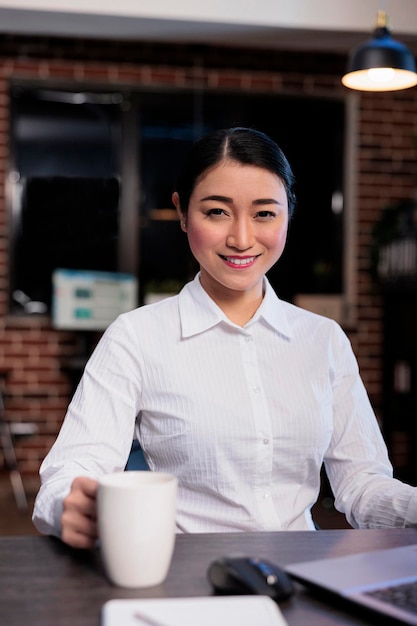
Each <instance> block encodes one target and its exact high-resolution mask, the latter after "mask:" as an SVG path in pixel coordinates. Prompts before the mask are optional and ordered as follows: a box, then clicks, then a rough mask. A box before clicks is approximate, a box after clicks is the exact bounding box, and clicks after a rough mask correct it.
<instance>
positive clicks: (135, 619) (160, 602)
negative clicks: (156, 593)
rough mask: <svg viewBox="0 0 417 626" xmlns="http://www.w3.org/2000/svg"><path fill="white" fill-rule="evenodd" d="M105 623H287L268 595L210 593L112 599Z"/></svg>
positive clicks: (116, 625) (104, 625) (263, 625)
mask: <svg viewBox="0 0 417 626" xmlns="http://www.w3.org/2000/svg"><path fill="white" fill-rule="evenodd" d="M101 624H102V626H121V625H123V626H195V625H196V624H198V626H213V625H215V626H230V625H231V624H239V626H254V624H256V626H287V622H286V621H285V619H284V617H283V615H282V613H281V610H280V608H279V607H278V605H277V604H276V603H275V602H274V601H273V600H272V599H271V598H268V597H267V596H209V597H201V598H200V597H196V598H161V599H145V600H109V601H108V602H106V603H105V604H104V605H103V609H102V621H101Z"/></svg>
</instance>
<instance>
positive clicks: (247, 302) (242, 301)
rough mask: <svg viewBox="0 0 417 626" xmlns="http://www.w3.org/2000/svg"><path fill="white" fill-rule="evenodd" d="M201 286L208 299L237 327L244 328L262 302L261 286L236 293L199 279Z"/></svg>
mask: <svg viewBox="0 0 417 626" xmlns="http://www.w3.org/2000/svg"><path fill="white" fill-rule="evenodd" d="M200 280H201V284H202V286H203V288H204V290H205V291H206V292H207V293H208V295H209V296H210V298H211V299H212V300H214V302H215V303H216V304H217V306H218V307H220V308H221V310H222V311H223V313H224V314H225V315H226V316H227V317H228V319H229V320H230V321H231V322H233V323H234V324H237V325H238V326H242V327H243V326H245V324H247V323H248V322H249V320H251V319H252V317H253V316H254V315H255V313H256V311H257V310H258V308H259V306H260V305H261V302H262V300H263V296H264V294H263V289H262V287H263V284H262V282H261V284H260V285H257V286H256V287H254V288H253V289H251V290H248V291H237V290H232V289H226V288H223V287H222V286H221V285H208V284H206V282H207V281H205V280H204V278H203V277H201V279H200Z"/></svg>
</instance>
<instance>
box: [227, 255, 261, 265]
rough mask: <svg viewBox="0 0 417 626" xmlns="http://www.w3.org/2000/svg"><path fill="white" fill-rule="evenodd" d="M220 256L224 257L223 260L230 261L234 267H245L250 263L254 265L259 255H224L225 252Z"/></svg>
mask: <svg viewBox="0 0 417 626" xmlns="http://www.w3.org/2000/svg"><path fill="white" fill-rule="evenodd" d="M219 256H220V258H222V259H223V261H226V263H228V264H229V265H232V266H233V267H242V268H243V267H247V266H248V265H252V264H253V263H254V262H255V261H256V259H257V258H258V256H259V255H257V256H246V257H240V256H224V255H223V254H220V255H219Z"/></svg>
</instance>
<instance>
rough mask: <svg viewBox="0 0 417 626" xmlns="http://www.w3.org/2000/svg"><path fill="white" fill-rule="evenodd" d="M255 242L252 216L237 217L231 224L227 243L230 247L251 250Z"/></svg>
mask: <svg viewBox="0 0 417 626" xmlns="http://www.w3.org/2000/svg"><path fill="white" fill-rule="evenodd" d="M254 242H255V239H254V234H253V230H252V225H251V222H250V218H247V217H245V218H239V219H235V220H234V221H233V223H232V224H231V226H230V229H229V232H228V235H227V240H226V243H227V245H228V246H229V248H235V249H236V250H240V251H243V250H249V248H251V247H252V246H253V244H254Z"/></svg>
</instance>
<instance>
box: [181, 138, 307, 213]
mask: <svg viewBox="0 0 417 626" xmlns="http://www.w3.org/2000/svg"><path fill="white" fill-rule="evenodd" d="M224 159H230V160H232V161H236V162H237V163H242V164H243V165H255V166H256V167H261V168H263V169H266V170H269V171H270V172H272V173H273V174H276V175H277V176H278V177H279V178H280V179H281V181H282V183H283V185H284V187H285V191H286V193H287V198H288V214H289V218H291V217H292V215H293V213H294V208H295V194H294V182H295V180H294V174H293V172H292V169H291V166H290V164H289V163H288V160H287V158H286V156H285V154H284V153H283V152H282V150H281V148H279V147H278V146H277V144H276V143H275V141H273V140H272V139H271V138H270V137H268V135H266V134H265V133H262V132H260V131H258V130H254V129H252V128H243V127H240V126H237V127H234V128H225V129H222V130H217V131H215V132H213V133H211V134H209V135H207V136H206V137H202V138H201V139H199V140H198V141H197V142H196V143H195V144H194V146H193V147H192V149H191V151H190V152H189V154H188V156H187V158H186V159H185V161H184V163H183V166H182V169H181V171H180V174H179V176H178V178H177V183H176V191H177V193H178V196H179V201H180V206H181V210H182V212H183V213H185V214H186V213H187V210H188V204H189V202H190V196H191V194H192V192H193V190H194V187H195V186H196V184H197V183H198V181H199V178H200V176H201V175H202V174H203V173H204V172H206V171H207V170H209V169H211V168H213V167H215V166H216V165H217V164H218V163H220V162H221V161H223V160H224Z"/></svg>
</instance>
